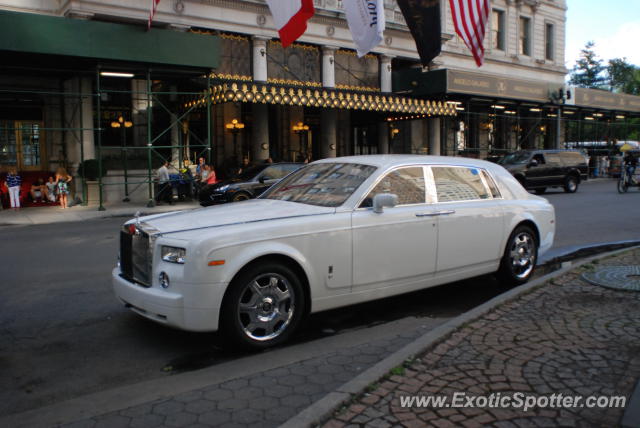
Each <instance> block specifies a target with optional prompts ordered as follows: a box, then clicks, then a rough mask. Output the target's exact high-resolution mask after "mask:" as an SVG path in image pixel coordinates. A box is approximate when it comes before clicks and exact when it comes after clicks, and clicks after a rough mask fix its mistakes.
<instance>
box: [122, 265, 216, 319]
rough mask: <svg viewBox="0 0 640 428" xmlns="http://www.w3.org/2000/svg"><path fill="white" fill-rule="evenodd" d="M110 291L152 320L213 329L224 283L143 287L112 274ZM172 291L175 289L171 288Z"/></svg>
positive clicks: (136, 311) (133, 309) (126, 304)
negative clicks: (111, 288)
mask: <svg viewBox="0 0 640 428" xmlns="http://www.w3.org/2000/svg"><path fill="white" fill-rule="evenodd" d="M111 277H112V284H113V291H114V292H115V294H116V296H117V297H118V299H120V301H121V302H122V303H124V304H125V306H126V307H128V308H129V309H131V310H132V311H134V312H135V313H137V314H139V315H141V316H143V317H145V318H148V319H150V320H152V321H155V322H158V323H161V324H165V325H168V326H171V327H175V328H179V329H182V330H188V331H216V330H218V320H219V315H220V304H221V302H222V297H223V296H224V290H225V289H226V287H225V286H224V284H180V283H177V282H176V283H172V284H171V287H170V289H167V290H165V289H162V288H159V287H155V286H152V287H149V288H146V287H143V286H141V285H138V284H136V283H133V282H130V281H128V280H126V279H124V278H123V277H121V276H120V270H119V269H118V268H115V269H114V270H113V272H112V274H111ZM170 290H175V291H170Z"/></svg>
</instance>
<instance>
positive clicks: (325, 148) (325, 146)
mask: <svg viewBox="0 0 640 428" xmlns="http://www.w3.org/2000/svg"><path fill="white" fill-rule="evenodd" d="M337 115H338V112H337V111H336V110H335V109H322V111H321V113H320V123H321V124H322V131H320V135H321V137H322V138H321V141H320V144H321V146H320V156H321V157H322V158H323V159H324V158H335V157H336V145H337V138H336V135H337V130H338V127H337V123H338V120H337Z"/></svg>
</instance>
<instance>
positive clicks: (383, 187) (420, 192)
mask: <svg viewBox="0 0 640 428" xmlns="http://www.w3.org/2000/svg"><path fill="white" fill-rule="evenodd" d="M425 191H426V189H425V183H424V172H423V169H422V167H419V166H418V167H408V168H400V169H396V170H394V171H391V172H389V173H388V174H387V175H385V176H384V178H382V180H380V181H379V182H378V184H376V187H374V188H373V190H371V191H370V192H369V194H368V195H367V197H366V198H364V200H363V201H362V203H361V204H360V208H369V207H372V206H373V197H374V196H376V195H378V194H380V193H393V194H395V195H397V196H398V205H413V204H424V203H425Z"/></svg>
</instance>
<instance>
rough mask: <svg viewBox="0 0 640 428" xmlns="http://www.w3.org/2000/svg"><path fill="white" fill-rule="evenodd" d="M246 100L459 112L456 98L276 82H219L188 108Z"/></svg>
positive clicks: (407, 111)
mask: <svg viewBox="0 0 640 428" xmlns="http://www.w3.org/2000/svg"><path fill="white" fill-rule="evenodd" d="M207 97H209V98H208V99H209V100H210V101H211V103H212V104H222V103H227V102H246V103H256V104H279V105H289V106H304V107H326V108H339V109H345V110H364V111H378V112H388V113H400V114H407V115H413V116H415V115H427V116H456V114H457V111H456V104H455V103H453V102H442V101H425V100H419V99H416V98H406V97H400V96H394V95H373V94H361V93H353V92H345V91H340V90H338V89H327V88H323V89H303V88H290V87H289V88H286V87H284V86H278V85H273V84H269V83H267V84H255V83H253V84H250V83H219V84H217V85H214V86H212V87H211V88H209V89H208V90H207V91H205V92H204V93H203V94H202V96H200V97H199V98H197V99H194V100H192V101H189V102H187V103H185V104H184V107H185V108H199V107H204V106H205V105H206V104H207Z"/></svg>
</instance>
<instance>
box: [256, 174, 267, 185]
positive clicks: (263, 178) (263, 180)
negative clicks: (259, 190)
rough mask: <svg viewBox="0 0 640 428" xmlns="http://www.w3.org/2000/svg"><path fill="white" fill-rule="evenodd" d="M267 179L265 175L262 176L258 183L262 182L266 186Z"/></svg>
mask: <svg viewBox="0 0 640 428" xmlns="http://www.w3.org/2000/svg"><path fill="white" fill-rule="evenodd" d="M266 179H267V177H265V176H264V175H261V176H260V178H258V182H260V183H261V184H264V182H265V180H266Z"/></svg>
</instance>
